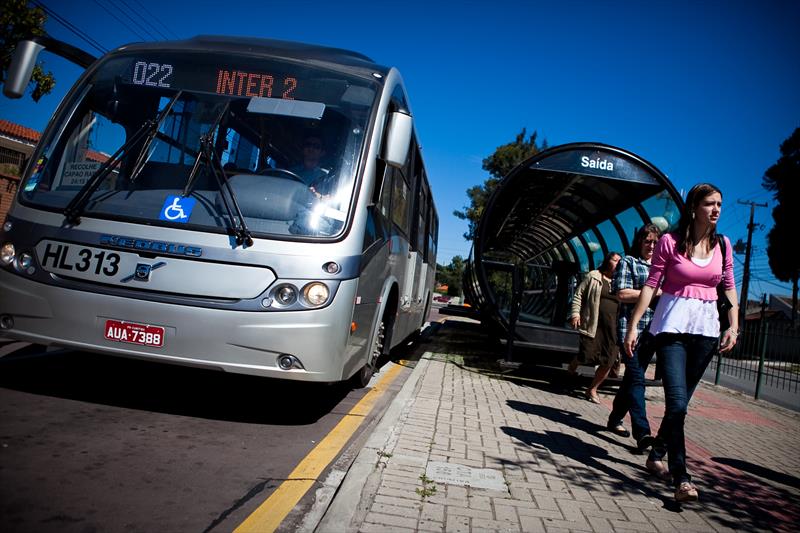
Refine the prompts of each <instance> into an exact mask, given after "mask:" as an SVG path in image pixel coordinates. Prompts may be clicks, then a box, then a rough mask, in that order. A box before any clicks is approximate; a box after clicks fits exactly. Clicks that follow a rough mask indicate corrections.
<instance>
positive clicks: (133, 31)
mask: <svg viewBox="0 0 800 533" xmlns="http://www.w3.org/2000/svg"><path fill="white" fill-rule="evenodd" d="M93 1H94V3H95V4H97V5H98V6H99V7H101V8H103V11H105V12H106V13H108V14H109V15H111V16H112V17H114V19H115V20H116V21H117V22H119V23H120V24H122V25H123V26H125V27H127V28H128V31H130V32H131V33H133V34H134V35H136V36H137V37H138V38H139V39H141V40H143V41H146V40H147V37H145V36H143V35H142V34H141V33H139V32H138V31H136V29H135V28H131V27H130V26H129V25H128V24H125V22H124V21H123V20H122V19H121V18H119V17H118V16H117V15H115V14H114V12H113V11H111V10H110V9H108V8H107V7H106V6H104V5H103V4H101V3H100V2H98V1H97V0H93Z"/></svg>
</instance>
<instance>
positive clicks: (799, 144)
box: [762, 128, 800, 325]
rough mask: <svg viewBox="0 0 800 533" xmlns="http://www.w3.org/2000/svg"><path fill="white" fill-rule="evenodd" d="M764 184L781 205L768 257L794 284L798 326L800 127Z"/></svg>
mask: <svg viewBox="0 0 800 533" xmlns="http://www.w3.org/2000/svg"><path fill="white" fill-rule="evenodd" d="M762 185H763V187H764V188H765V189H767V190H768V191H772V192H774V193H775V194H774V198H775V200H777V202H778V205H776V206H775V209H773V210H772V218H773V220H775V225H774V226H773V227H772V229H771V230H770V232H769V234H768V235H767V256H768V257H769V267H770V269H771V270H772V273H773V274H774V275H775V277H776V278H778V279H779V280H781V281H786V282H788V281H791V282H792V324H793V325H794V324H797V289H798V287H797V282H798V277H800V249H798V247H797V246H794V245H793V244H792V243H793V242H794V240H795V239H796V236H797V229H796V226H797V224H796V222H797V219H796V215H795V214H796V213H797V212H798V209H800V196H798V195H799V194H800V128H797V129H795V130H794V133H792V134H791V135H790V136H789V138H788V139H786V140H785V141H783V143H782V144H781V157H780V158H779V159H778V161H777V163H775V164H774V165H772V166H771V167H769V168H768V169H767V171H766V172H765V173H764V178H763V180H762Z"/></svg>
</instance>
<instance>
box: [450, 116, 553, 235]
mask: <svg viewBox="0 0 800 533" xmlns="http://www.w3.org/2000/svg"><path fill="white" fill-rule="evenodd" d="M525 134H526V132H525V128H522V131H521V132H520V133H519V134H517V137H516V139H514V141H513V142H510V143H508V144H504V145H502V146H498V147H497V149H496V150H495V151H494V153H493V154H492V155H490V156H489V157H487V158H486V159H484V160H483V170H485V171H487V172H489V178H487V179H486V181H485V182H484V183H483V185H476V186H474V187H470V188H469V189H467V196H468V197H469V202H470V203H469V206H465V207H464V210H463V211H454V212H453V214H454V215H455V216H457V217H458V218H460V219H462V220H467V221H468V222H469V229H468V231H467V232H466V233H465V234H464V238H465V239H467V240H469V241H471V240H473V239H474V238H475V231H476V230H477V228H478V221H479V220H480V219H481V215H483V210H484V208H485V207H486V204H487V203H488V202H489V198H491V196H492V193H493V192H494V191H495V189H496V188H497V186H498V185H499V184H500V182H501V181H502V180H503V178H504V177H505V176H506V175H507V174H508V173H509V172H511V169H513V168H514V167H515V166H517V165H518V164H520V163H521V162H523V161H525V160H526V159H528V158H529V157H531V156H532V155H535V154H537V153H539V152H540V151H542V150H544V149H545V148H547V141H545V142H544V143H543V144H542V145H541V146H538V145H537V144H536V135H537V133H536V132H535V131H534V132H533V133H532V134H531V136H530V137H528V138H527V139H525Z"/></svg>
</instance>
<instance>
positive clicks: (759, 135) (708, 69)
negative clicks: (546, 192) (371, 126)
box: [0, 0, 800, 298]
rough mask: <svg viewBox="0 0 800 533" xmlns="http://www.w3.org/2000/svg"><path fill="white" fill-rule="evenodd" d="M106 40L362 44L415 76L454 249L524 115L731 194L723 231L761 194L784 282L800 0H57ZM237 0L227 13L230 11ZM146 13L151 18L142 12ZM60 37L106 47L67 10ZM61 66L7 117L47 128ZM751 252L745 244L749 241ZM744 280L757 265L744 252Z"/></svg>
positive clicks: (526, 122)
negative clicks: (488, 161) (779, 177)
mask: <svg viewBox="0 0 800 533" xmlns="http://www.w3.org/2000/svg"><path fill="white" fill-rule="evenodd" d="M43 3H44V5H45V6H47V7H48V8H49V9H51V10H52V11H53V12H54V13H55V14H57V15H59V16H60V17H61V18H63V19H65V20H66V21H68V22H69V23H71V24H72V25H73V26H75V27H77V28H78V29H79V30H81V31H82V32H83V33H85V34H86V35H88V36H90V37H91V38H92V39H93V40H94V41H96V42H97V43H99V45H100V46H101V47H103V48H105V49H111V48H114V47H116V46H118V45H121V44H125V43H128V42H133V41H141V40H156V39H163V38H164V37H168V38H185V37H191V36H194V35H198V34H217V35H237V36H254V37H268V38H277V39H287V40H294V41H302V42H310V43H315V44H323V45H328V46H336V47H341V48H348V49H352V50H355V51H358V52H361V53H364V54H366V55H368V56H370V57H372V58H373V59H374V60H375V61H377V62H378V63H381V64H384V65H391V66H395V67H397V68H398V69H399V70H400V72H401V73H402V74H403V78H404V80H405V82H406V86H407V89H408V92H409V97H410V99H411V106H412V112H413V113H414V116H415V120H416V125H417V129H418V133H419V137H420V141H421V143H422V146H423V154H424V157H425V161H426V165H427V167H428V174H429V178H430V181H431V185H432V188H433V192H434V196H435V200H436V202H437V206H438V210H439V216H440V220H441V226H440V233H439V246H440V248H439V250H440V255H439V263H448V262H449V261H450V259H451V257H452V256H453V255H462V256H464V257H466V256H467V255H468V254H469V243H468V242H465V241H464V239H463V238H462V234H463V233H464V232H465V231H466V224H465V223H464V222H463V221H461V220H458V219H456V218H455V217H454V216H452V212H453V210H455V209H461V208H462V207H464V206H465V205H466V203H467V197H466V194H465V191H466V189H467V188H468V187H470V186H472V185H475V184H479V183H482V182H483V180H485V179H486V177H487V174H486V173H485V172H484V171H483V170H482V169H481V162H482V160H483V159H484V158H485V157H487V156H489V155H490V154H491V153H492V152H493V151H494V150H495V148H496V147H497V146H499V145H502V144H505V143H507V142H510V141H511V140H513V138H514V136H515V135H516V134H517V133H518V132H519V131H520V130H521V129H522V128H523V127H524V128H527V130H528V132H529V133H530V132H532V131H534V130H535V131H537V132H538V133H539V139H540V140H542V139H546V140H547V142H548V143H549V144H550V145H551V146H552V145H557V144H563V143H568V142H578V141H597V142H603V143H607V144H611V145H615V146H619V147H621V148H624V149H627V150H630V151H632V152H634V153H636V154H638V155H640V156H641V157H644V158H645V159H647V160H649V161H650V162H651V163H653V164H654V165H656V166H657V167H658V168H660V169H661V170H662V171H663V172H664V173H666V174H667V176H669V178H670V179H671V180H672V181H673V183H674V184H675V186H676V187H677V188H678V189H679V190H680V189H684V190H688V188H689V187H691V186H692V185H693V184H694V183H696V182H698V181H711V182H713V183H715V184H717V185H718V186H719V187H720V188H721V189H722V190H723V193H724V205H723V214H722V218H721V220H720V229H721V231H722V232H723V233H725V234H726V235H728V236H729V237H730V238H731V240H732V241H734V242H735V241H736V240H737V239H739V238H746V235H747V227H746V226H747V221H748V217H749V212H750V209H749V207H747V206H745V205H741V204H739V203H738V201H739V200H741V201H755V202H758V203H764V202H767V203H769V207H767V208H757V209H756V218H755V221H756V223H761V224H764V225H765V229H763V230H757V231H756V232H755V233H754V244H755V250H754V254H753V260H752V271H753V276H754V277H753V279H752V282H751V293H750V296H751V298H753V297H756V296H759V295H760V294H761V293H762V292H768V293H769V292H772V293H778V294H786V293H788V292H789V285H788V284H784V283H779V282H777V281H776V280H775V279H774V278H773V276H772V274H771V272H770V270H769V266H768V260H767V255H766V242H765V239H766V234H767V231H768V230H769V228H770V227H771V226H772V216H771V210H772V207H774V202H773V200H772V198H771V195H770V194H769V193H768V192H767V191H765V190H764V189H763V188H762V187H761V177H762V175H763V173H764V171H765V170H766V169H767V168H768V167H769V166H770V165H771V164H773V163H774V162H775V161H776V160H777V158H778V157H779V146H780V143H781V142H782V141H783V140H784V139H786V138H787V137H788V136H789V135H790V134H791V133H792V131H794V129H795V128H797V127H798V126H800V97H798V95H800V68H798V52H800V32H798V31H797V27H798V23H800V2H798V1H796V0H785V1H770V0H761V1H739V0H733V1H721V0H716V1H702V0H701V1H693V2H687V1H672V2H666V1H658V0H656V1H646V2H642V1H628V2H625V1H602V0H596V1H589V0H572V1H570V0H567V1H559V2H553V1H548V2H522V1H503V0H497V1H494V2H487V1H469V0H466V1H462V2H434V1H428V2H418V1H416V0H407V1H404V2H396V1H388V2H380V1H373V2H347V1H338V2H330V1H326V2H318V1H310V0H309V1H303V0H296V1H294V2H268V1H267V2H252V1H249V2H245V1H238V0H228V1H226V2H217V1H213V2H212V1H208V0H193V1H192V2H186V1H182V0H178V1H174V2H163V1H162V2H155V1H151V0H115V1H113V2H112V0H45V1H44V2H43ZM220 6H224V11H220ZM134 21H135V22H134ZM47 29H48V31H49V32H50V33H51V34H52V35H53V36H55V37H57V38H59V39H62V40H65V41H67V42H69V43H72V44H74V45H76V46H80V47H82V48H84V49H86V50H87V51H90V52H92V53H95V54H97V53H98V52H97V50H95V49H93V48H91V47H90V45H89V44H87V43H86V42H85V41H84V40H82V39H81V38H80V37H78V36H77V35H76V34H75V33H73V32H71V31H69V30H68V29H66V28H65V27H64V25H62V24H59V23H58V22H56V20H55V18H54V17H51V18H50V19H49V20H48V23H47ZM42 57H43V58H44V59H45V62H46V68H48V69H50V70H52V71H53V72H54V74H55V75H56V78H57V82H58V83H57V86H56V90H55V91H54V93H53V94H52V95H50V96H47V97H45V98H44V99H42V101H41V102H40V103H38V104H34V103H33V102H32V101H31V100H30V99H29V98H25V99H23V100H8V99H6V98H5V97H0V118H5V119H8V120H11V121H14V122H17V123H20V124H23V125H25V126H28V127H31V128H35V129H38V130H41V129H43V128H44V126H45V124H46V122H47V120H48V118H49V117H50V115H51V114H52V112H53V111H54V109H55V107H56V105H57V103H58V102H59V101H60V99H61V97H63V95H64V94H65V93H66V91H67V89H68V88H69V86H70V85H71V84H72V83H73V82H74V80H75V79H76V78H77V76H78V74H79V72H80V71H79V69H78V68H77V67H74V66H73V65H70V64H69V63H67V62H65V61H63V60H61V59H60V58H57V57H55V56H52V55H47V54H43V56H42ZM740 259H742V260H743V259H744V258H743V256H740ZM736 272H737V278H741V272H742V267H741V263H737V265H736Z"/></svg>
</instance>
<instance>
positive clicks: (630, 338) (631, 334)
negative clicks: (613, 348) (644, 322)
mask: <svg viewBox="0 0 800 533" xmlns="http://www.w3.org/2000/svg"><path fill="white" fill-rule="evenodd" d="M623 346H624V347H625V354H626V355H627V356H628V359H630V358H631V357H633V350H634V348H636V328H631V329H629V330H628V333H626V334H625V342H623Z"/></svg>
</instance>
